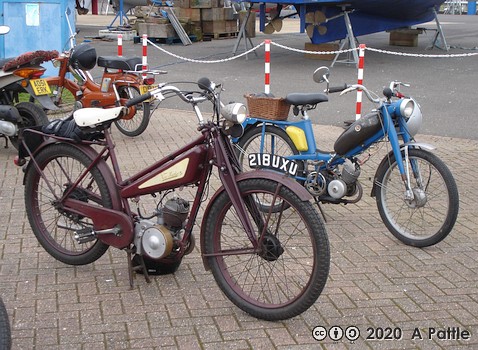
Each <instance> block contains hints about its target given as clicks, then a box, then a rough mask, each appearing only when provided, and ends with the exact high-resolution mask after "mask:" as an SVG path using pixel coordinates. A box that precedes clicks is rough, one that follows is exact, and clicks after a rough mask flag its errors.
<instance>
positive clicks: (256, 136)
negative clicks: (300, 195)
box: [235, 125, 304, 174]
mask: <svg viewBox="0 0 478 350" xmlns="http://www.w3.org/2000/svg"><path fill="white" fill-rule="evenodd" d="M235 147H236V153H237V158H238V159H239V164H241V166H242V170H243V171H249V170H251V168H250V167H249V162H248V155H249V154H250V153H271V154H276V155H278V156H282V157H287V156H291V155H296V154H299V151H298V150H297V148H296V147H295V145H294V143H293V142H292V140H291V139H290V137H289V135H287V133H286V132H285V131H284V130H282V129H281V128H278V127H276V126H272V125H267V126H266V127H265V132H264V139H262V127H261V126H258V127H253V128H251V129H249V130H248V131H247V132H246V133H245V134H244V135H243V136H242V137H241V138H240V139H239V142H238V143H237V144H236V145H235ZM298 165H299V169H298V173H299V174H300V173H302V170H303V168H304V166H303V164H298Z"/></svg>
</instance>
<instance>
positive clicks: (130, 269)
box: [125, 249, 151, 289]
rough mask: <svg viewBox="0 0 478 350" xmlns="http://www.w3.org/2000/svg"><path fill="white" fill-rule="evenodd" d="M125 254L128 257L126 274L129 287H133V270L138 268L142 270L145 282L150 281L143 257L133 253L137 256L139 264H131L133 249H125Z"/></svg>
mask: <svg viewBox="0 0 478 350" xmlns="http://www.w3.org/2000/svg"><path fill="white" fill-rule="evenodd" d="M125 250H126V254H127V257H128V276H129V285H130V287H131V289H133V288H134V272H135V271H138V270H142V273H143V275H144V279H145V280H146V282H147V283H151V279H150V278H149V274H148V269H147V268H146V265H145V263H144V259H143V257H142V256H141V255H134V256H137V257H138V259H139V265H137V266H133V250H132V249H125Z"/></svg>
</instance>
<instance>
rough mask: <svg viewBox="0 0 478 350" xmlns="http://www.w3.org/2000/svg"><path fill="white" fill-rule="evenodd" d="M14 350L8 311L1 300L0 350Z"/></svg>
mask: <svg viewBox="0 0 478 350" xmlns="http://www.w3.org/2000/svg"><path fill="white" fill-rule="evenodd" d="M11 348H12V334H11V330H10V322H9V320H8V313H7V309H6V308H5V304H4V303H3V300H2V298H0V349H3V350H10V349H11Z"/></svg>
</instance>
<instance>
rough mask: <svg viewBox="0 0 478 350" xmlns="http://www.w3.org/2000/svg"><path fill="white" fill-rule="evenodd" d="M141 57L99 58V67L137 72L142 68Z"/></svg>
mask: <svg viewBox="0 0 478 350" xmlns="http://www.w3.org/2000/svg"><path fill="white" fill-rule="evenodd" d="M142 62H143V61H142V58H141V57H129V58H127V57H118V56H99V57H98V61H97V64H98V66H99V67H104V68H112V69H121V70H132V71H134V70H137V68H138V67H139V68H140V69H139V70H141V67H142Z"/></svg>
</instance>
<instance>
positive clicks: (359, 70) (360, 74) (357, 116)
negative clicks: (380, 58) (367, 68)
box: [355, 44, 365, 120]
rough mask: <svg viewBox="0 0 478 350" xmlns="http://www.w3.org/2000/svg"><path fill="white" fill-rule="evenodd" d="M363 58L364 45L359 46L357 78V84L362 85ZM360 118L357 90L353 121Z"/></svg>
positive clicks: (359, 95)
mask: <svg viewBox="0 0 478 350" xmlns="http://www.w3.org/2000/svg"><path fill="white" fill-rule="evenodd" d="M364 56H365V44H360V46H359V62H358V77H357V84H359V85H363V65H364ZM361 116H362V90H357V105H356V107H355V120H358V119H360V117H361Z"/></svg>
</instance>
